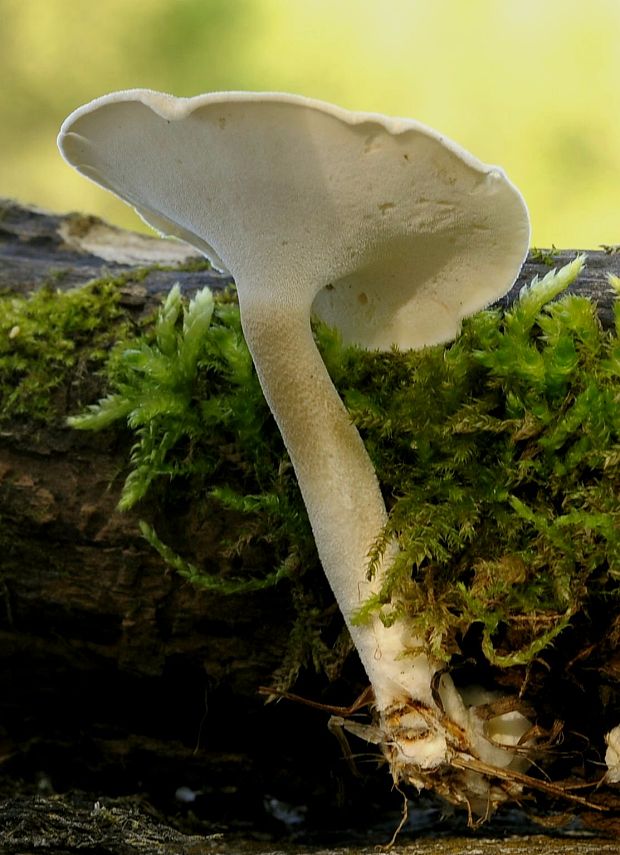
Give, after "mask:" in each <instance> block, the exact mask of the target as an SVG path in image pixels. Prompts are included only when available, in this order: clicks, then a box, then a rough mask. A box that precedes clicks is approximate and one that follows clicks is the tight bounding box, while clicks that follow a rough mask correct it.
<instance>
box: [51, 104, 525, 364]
mask: <svg viewBox="0 0 620 855" xmlns="http://www.w3.org/2000/svg"><path fill="white" fill-rule="evenodd" d="M58 144H59V147H60V150H61V153H62V155H63V157H64V158H65V160H67V162H68V163H70V164H71V165H72V166H74V167H75V168H76V169H77V170H78V171H79V172H81V173H82V174H83V175H85V176H86V177H88V178H90V179H91V180H93V181H94V182H96V183H97V184H99V185H101V186H103V187H105V188H107V189H108V190H111V191H112V192H113V193H114V194H116V195H117V196H120V198H121V199H124V200H125V201H126V202H129V203H130V204H131V205H133V207H134V208H135V209H136V211H137V212H138V213H139V214H140V215H141V216H142V218H143V219H144V220H146V222H147V223H149V224H150V225H151V226H153V227H154V228H155V229H157V230H158V231H160V232H162V233H163V234H166V235H172V236H175V237H177V238H181V239H183V240H185V241H187V242H188V243H190V244H192V245H193V246H195V247H197V248H198V249H199V250H201V252H203V253H204V254H205V255H206V256H207V257H208V258H209V259H210V260H211V261H212V263H213V264H214V266H215V267H217V268H218V269H220V270H223V271H227V272H230V273H231V274H232V275H233V276H234V277H235V279H236V281H237V286H238V288H239V298H240V302H241V303H242V307H243V304H244V303H245V304H246V305H247V304H249V303H250V302H251V301H253V300H258V301H261V302H262V301H266V302H268V303H269V302H273V303H274V305H281V306H290V307H297V308H301V309H303V310H307V311H310V309H311V308H312V309H313V310H314V311H315V312H316V313H317V314H318V315H319V317H321V318H322V319H323V320H324V321H326V322H327V323H328V324H330V325H333V326H336V327H338V328H339V329H340V330H341V333H342V336H343V339H344V341H346V342H348V343H356V344H360V345H363V346H365V347H369V348H390V347H391V346H393V345H397V346H399V347H401V348H411V347H422V346H425V345H430V344H435V343H438V342H443V341H448V340H450V339H451V338H453V337H454V336H455V335H456V333H457V332H458V330H459V327H460V322H461V319H462V318H463V317H465V316H466V315H469V314H471V313H472V312H475V311H477V310H479V309H481V308H483V307H484V306H487V305H489V304H490V303H492V302H493V301H495V300H496V299H498V298H499V297H501V296H502V295H503V294H505V293H506V292H507V291H508V290H509V289H510V287H511V285H512V284H513V282H514V280H515V278H516V276H517V274H518V272H519V269H520V267H521V265H522V263H523V260H524V258H525V256H526V254H527V250H528V245H529V236H530V230H529V218H528V214H527V209H526V206H525V203H524V201H523V198H522V196H521V195H520V193H519V192H518V190H517V189H516V188H515V187H514V185H513V184H511V182H510V181H509V180H508V179H507V178H506V176H505V174H504V173H503V171H502V170H501V169H499V168H498V167H495V166H488V165H486V164H484V163H482V162H480V161H479V160H477V159H476V158H475V157H473V156H472V155H471V154H469V153H468V152H466V151H464V150H463V149H461V148H460V147H459V146H458V145H456V143H454V142H451V141H450V140H448V139H446V138H445V137H443V136H442V135H441V134H439V133H437V132H436V131H434V130H432V129H430V128H428V127H426V126H424V125H422V124H420V123H419V122H416V121H414V120H411V119H401V118H393V117H388V116H382V115H379V114H375V113H361V112H350V111H348V110H345V109H342V108H340V107H337V106H334V105H332V104H327V103H325V102H322V101H316V100H312V99H309V98H304V97H301V96H296V95H288V94H282V93H270V92H269V93H263V92H215V93H209V94H206V95H199V96H196V97H194V98H175V97H173V96H171V95H166V94H163V93H159V92H152V91H149V90H144V89H134V90H128V91H124V92H115V93H112V94H110V95H105V96H103V97H102V98H98V99H96V100H95V101H92V102H91V103H89V104H86V105H85V106H83V107H80V108H79V109H77V110H76V111H75V112H74V113H72V114H71V115H70V116H69V117H68V118H67V119H66V120H65V122H64V123H63V125H62V128H61V131H60V135H59V138H58Z"/></svg>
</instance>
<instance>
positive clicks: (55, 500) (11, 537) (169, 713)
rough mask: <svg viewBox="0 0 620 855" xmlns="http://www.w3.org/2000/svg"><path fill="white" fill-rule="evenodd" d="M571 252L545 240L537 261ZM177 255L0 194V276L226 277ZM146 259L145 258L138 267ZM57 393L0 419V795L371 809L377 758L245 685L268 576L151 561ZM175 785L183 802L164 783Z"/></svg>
mask: <svg viewBox="0 0 620 855" xmlns="http://www.w3.org/2000/svg"><path fill="white" fill-rule="evenodd" d="M575 254H576V251H572V250H571V251H558V252H555V251H554V253H553V265H554V266H560V265H561V264H563V263H565V262H567V261H569V260H570V259H572V258H574V256H575ZM587 254H588V266H587V269H586V272H585V274H584V275H583V276H582V277H581V278H580V281H579V282H578V283H577V284H576V286H575V288H574V290H576V291H580V292H583V293H587V294H588V295H590V296H591V297H593V298H594V299H595V300H596V301H597V303H598V304H599V308H600V315H601V318H602V320H603V323H604V324H609V323H610V321H611V308H610V307H611V297H612V294H611V290H610V288H609V285H608V283H607V274H608V273H615V274H616V275H620V254H617V253H613V252H602V251H595V252H588V253H587ZM183 256H184V250H183V249H182V248H180V247H178V246H177V245H175V244H170V243H169V242H164V241H161V240H156V239H153V238H146V237H143V236H139V235H133V234H131V233H128V232H123V231H121V230H118V229H114V228H112V227H109V226H107V225H105V224H104V223H102V222H101V221H99V220H97V219H95V218H92V217H83V216H80V215H69V216H65V217H62V216H58V215H53V214H50V213H47V212H43V211H39V210H36V209H32V208H26V207H22V206H19V205H16V204H13V203H11V202H9V201H5V202H3V203H1V204H0V293H4V294H11V293H19V294H26V293H29V292H31V291H32V290H34V289H36V288H38V287H41V286H42V285H44V284H47V285H50V284H51V285H53V287H55V288H60V289H65V288H72V287H75V286H77V285H80V284H82V283H85V282H87V281H90V280H92V279H95V278H100V277H102V276H106V277H111V276H112V277H113V276H118V275H121V274H122V275H123V277H124V278H123V281H122V283H121V284H119V288H121V293H122V303H123V306H124V308H125V309H126V311H127V312H128V313H129V314H130V315H132V316H134V317H138V316H141V315H142V314H143V313H144V312H146V311H148V310H150V309H152V308H153V307H154V306H155V305H156V304H157V302H158V301H159V299H160V298H161V295H162V294H164V293H166V292H167V291H168V290H169V289H170V287H171V286H172V285H173V284H174V283H175V282H179V283H180V285H181V288H182V289H183V291H184V292H186V293H191V292H192V291H194V290H196V289H197V288H199V287H203V286H204V285H205V284H208V285H210V286H211V287H212V288H214V289H216V288H221V287H223V286H224V285H225V284H226V283H227V282H228V281H229V280H228V279H227V278H226V277H225V276H222V275H220V274H218V273H216V272H214V271H206V270H197V269H192V265H191V264H190V265H189V267H188V265H187V260H186V261H185V264H184V266H183V265H182V266H181V267H180V268H179V266H178V265H179V262H182V261H183ZM115 259H116V260H115ZM118 259H122V263H120V262H119V261H118ZM536 259H538V260H536ZM190 260H191V259H190ZM154 264H161V265H164V266H165V269H161V268H159V269H153V270H151V271H149V272H148V274H147V275H144V273H143V268H144V267H145V266H152V265H154ZM548 270H549V266H548V264H545V263H543V261H542V260H540V255H538V256H537V257H536V258H530V260H528V262H527V263H526V265H525V266H524V269H523V271H522V273H521V276H520V278H519V281H518V282H517V284H516V285H515V287H514V288H513V290H512V292H511V294H510V295H509V296H508V297H507V298H505V301H507V302H510V300H511V299H512V298H513V297H514V295H515V294H517V293H518V290H519V289H520V287H521V286H522V285H523V284H524V283H525V282H528V281H529V280H530V279H531V278H532V277H533V275H534V274H539V275H541V276H542V275H544V274H545V273H547V272H548ZM138 271H140V275H138ZM134 272H135V274H136V275H135V279H132V274H133V273H134ZM68 408H69V402H68V401H65V400H60V401H59V402H58V410H59V417H58V420H57V421H56V422H55V423H54V424H50V425H48V426H46V427H45V428H41V427H40V426H36V427H35V426H33V425H29V424H27V423H24V422H23V421H21V422H20V423H16V424H12V423H9V424H4V425H3V427H2V429H1V430H0V533H1V535H2V540H1V545H0V549H1V551H0V771H1V772H2V773H3V774H2V777H3V780H4V786H3V789H4V795H9V794H10V793H11V792H12V790H13V788H14V786H15V784H14V782H15V781H17V780H20V781H21V782H22V783H21V785H20V786H21V787H22V791H23V792H24V793H25V794H26V795H24V796H23V799H24V800H27V798H28V795H27V794H28V793H32V792H35V791H37V790H38V791H39V792H40V793H42V794H45V793H46V792H50V791H52V792H53V791H56V792H63V791H67V790H71V789H73V788H82V789H86V790H88V791H90V792H97V793H105V794H106V795H107V796H117V795H123V794H129V793H143V794H144V796H145V797H146V798H148V799H149V800H150V803H151V804H154V805H156V806H157V808H158V809H161V810H163V811H165V812H167V813H168V814H171V813H172V814H175V813H176V814H178V815H179V816H180V817H181V818H183V817H186V815H187V814H188V812H189V811H192V812H195V813H196V814H199V815H200V817H201V822H203V823H206V825H204V826H201V828H205V829H206V828H208V829H210V830H216V831H217V830H218V829H219V828H226V827H229V826H239V825H240V824H241V825H243V824H244V823H247V824H251V825H252V827H254V828H263V829H268V830H273V829H274V828H275V827H282V824H281V823H279V822H278V820H277V819H276V818H274V812H273V810H271V809H266V808H265V800H266V799H267V800H268V799H269V797H270V796H275V797H276V798H278V799H280V800H282V801H286V802H289V803H291V804H293V805H303V806H305V807H307V808H308V809H309V810H310V811H312V810H314V811H317V812H319V813H321V816H322V822H323V824H328V825H329V824H330V822H331V823H333V824H340V827H345V826H346V825H348V824H351V823H352V820H351V816H352V815H353V814H355V815H356V816H357V822H358V823H359V815H360V813H359V812H360V810H361V809H362V806H364V809H365V810H366V809H367V812H366V816H365V821H371V819H372V811H373V810H377V811H379V812H381V813H385V810H386V809H387V810H394V811H396V812H398V810H399V807H400V799H399V797H398V795H397V794H392V793H390V792H389V782H388V781H387V780H386V779H385V776H384V775H383V774H382V773H381V772H379V774H377V775H372V776H370V777H371V778H372V780H371V781H370V782H366V783H364V784H359V783H355V782H354V781H353V779H351V778H350V777H349V776H348V773H347V771H346V768H345V764H343V763H342V761H341V758H340V754H339V749H338V746H337V745H336V742H335V740H333V739H332V737H331V736H330V735H329V734H328V733H327V731H326V728H325V726H324V725H325V722H326V719H327V716H322V715H321V713H317V712H315V711H312V710H308V709H306V708H304V707H301V706H297V705H291V704H288V705H285V704H278V705H271V706H268V707H265V706H264V703H263V701H262V699H261V698H260V696H259V695H258V694H257V688H258V686H260V685H262V684H268V683H269V679H270V675H271V674H272V673H273V671H274V670H275V669H276V668H277V666H278V665H279V663H280V661H281V656H282V651H283V649H284V647H285V644H286V638H287V634H288V631H289V627H290V623H289V620H288V618H289V615H288V611H287V610H288V608H289V607H288V605H287V603H288V600H287V598H286V597H285V596H284V595H283V594H282V593H281V592H279V591H278V590H277V589H275V590H272V591H268V592H264V593H259V594H255V595H253V596H252V597H244V598H243V599H242V600H241V599H239V598H235V597H223V596H219V595H214V594H209V593H205V592H197V591H195V590H194V589H192V588H190V587H189V586H188V585H187V584H185V583H184V582H183V581H182V580H181V579H179V578H177V577H176V576H175V575H174V574H171V573H170V572H167V571H166V568H165V566H164V565H163V563H162V562H161V560H160V559H159V558H158V556H157V555H156V554H155V553H154V552H153V551H152V550H151V549H150V547H148V546H147V545H146V544H145V542H144V541H143V540H142V538H141V537H140V536H139V533H138V531H137V525H136V516H135V515H134V514H131V513H129V514H119V513H118V512H117V511H116V503H117V500H118V495H119V491H120V486H121V483H122V478H121V477H119V473H122V470H123V467H124V465H125V463H126V460H127V455H128V451H129V449H128V447H127V445H126V444H123V443H121V442H120V441H118V439H117V440H112V439H110V437H109V436H108V435H104V434H100V435H99V434H82V433H79V432H76V431H72V430H69V429H67V428H65V427H63V420H64V417H65V416H66V415H67V413H68V411H69V409H68ZM233 524H234V520H232V519H230V520H225V519H214V520H213V521H212V522H211V523H210V524H209V526H207V527H206V528H205V527H203V528H202V529H201V538H202V542H201V552H202V553H203V554H204V556H205V560H206V561H208V560H209V554H210V544H211V551H213V550H212V545H213V544H214V543H215V542H216V541H217V539H218V538H219V537H221V535H222V532H223V531H224V530H225V528H226V526H227V525H233ZM351 660H354V657H351ZM363 685H364V678H363V674H362V673H361V669H360V668H359V666H358V664H357V663H356V662H355V661H351V662H350V663H349V665H348V667H347V670H346V674H345V676H344V677H343V678H342V679H341V680H340V681H339V683H338V684H337V685H336V686H335V687H332V688H331V690H330V694H329V699H330V701H331V702H332V703H341V704H346V703H349V702H350V701H352V700H353V698H354V697H355V696H356V693H359V691H360V690H361V688H363ZM301 689H302V690H303V691H305V693H306V694H314V695H315V697H316V696H317V694H318V695H321V693H322V692H323V691H324V686H323V685H322V684H321V683H319V682H317V680H316V679H315V678H313V677H312V676H311V675H307V676H306V677H305V683H304V684H303V685H302V687H301ZM372 768H373V769H374V766H373V767H372ZM179 787H188V788H190V789H191V790H192V791H193V793H194V797H195V801H194V802H191V803H189V804H188V803H183V802H181V801H179V800H178V799H175V792H176V790H177V789H178V788H179ZM25 803H26V801H24V804H25ZM32 804H33V805H35V801H33V802H32ZM36 804H39V803H38V802H36ZM371 806H372V807H371ZM39 807H40V805H39ZM37 809H38V808H37ZM81 809H82V808H81ZM347 809H350V810H351V811H352V812H353V814H352V815H349V816H348V815H347ZM276 813H277V811H276ZM0 823H2V826H0V835H1V834H2V833H3V832H4V833H5V834H8V833H9V829H10V827H12V826H11V825H10V822H9V821H8V820H7V815H6V812H5V814H4V816H0ZM5 839H6V840H7V841H8V839H9V838H8V837H7V838H5ZM7 845H8V844H7ZM16 845H17V844H16ZM20 845H21V844H20ZM31 845H33V846H34V843H32V842H31ZM2 851H7V852H13V851H15V852H17V851H19V852H22V851H29V850H26V849H25V848H23V846H22V848H17V849H15V848H10V847H9V848H7V849H6V850H2ZM37 851H39V850H37ZM41 851H46V852H47V851H61V850H60V849H58V850H53V849H41ZM63 851H64V850H63ZM66 851H74V850H73V849H71V848H67V850H66ZM76 851H77V850H76ZM80 851H82V850H81V849H80ZM84 851H91V850H84ZM92 851H100V850H99V849H97V850H95V849H93V850H92ZM101 851H106V852H107V851H110V852H112V851H113V852H116V851H118V852H121V851H122V852H125V851H143V850H138V849H136V850H133V849H123V848H118V849H109V850H108V849H105V850H101ZM144 851H146V850H144ZM152 851H153V852H156V851H160V850H159V849H156V848H153V849H152ZM161 851H162V852H164V851H168V850H165V849H161ZM169 851H173V850H172V849H170V850H169ZM179 851H180V850H179ZM183 851H190V849H183ZM191 851H193V850H191ZM197 851H198V850H197ZM207 851H210V850H207Z"/></svg>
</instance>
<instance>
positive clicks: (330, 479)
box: [239, 287, 466, 768]
mask: <svg viewBox="0 0 620 855" xmlns="http://www.w3.org/2000/svg"><path fill="white" fill-rule="evenodd" d="M256 290H257V289H254V293H256ZM248 291H249V289H246V288H243V287H239V295H240V303H241V317H242V323H243V330H244V334H245V338H246V342H247V344H248V347H249V349H250V352H251V354H252V357H253V359H254V364H255V366H256V370H257V373H258V377H259V380H260V383H261V386H262V388H263V392H264V394H265V397H266V399H267V402H268V404H269V406H270V408H271V411H272V413H273V415H274V418H275V420H276V422H277V424H278V427H279V429H280V432H281V434H282V437H283V439H284V443H285V445H286V448H287V450H288V453H289V455H290V458H291V461H292V463H293V467H294V469H295V473H296V475H297V480H298V483H299V486H300V489H301V493H302V497H303V499H304V502H305V505H306V509H307V511H308V516H309V519H310V523H311V526H312V530H313V533H314V537H315V540H316V544H317V548H318V552H319V557H320V559H321V563H322V565H323V568H324V570H325V574H326V576H327V578H328V580H329V583H330V585H331V587H332V590H333V592H334V595H335V597H336V599H337V601H338V605H339V606H340V609H341V611H342V614H343V616H344V619H345V621H346V624H347V627H348V628H349V632H350V633H351V637H352V639H353V642H354V644H355V647H356V649H357V651H358V654H359V656H360V659H361V661H362V664H363V666H364V668H365V670H366V673H367V674H368V677H369V679H370V682H371V685H372V687H373V690H374V695H375V700H376V705H377V711H378V713H379V716H380V718H381V721H382V725H383V730H384V734H385V739H386V743H389V744H390V745H391V750H392V752H396V754H397V758H396V759H397V762H398V763H400V764H401V765H402V763H403V762H413V763H414V764H415V765H417V766H420V767H422V768H435V767H436V766H438V765H440V764H441V763H443V762H446V760H447V759H448V749H447V743H446V736H445V733H444V727H443V725H441V724H440V721H441V719H443V718H446V716H447V717H449V718H450V720H451V721H456V722H458V724H460V725H461V727H462V726H464V725H465V719H466V711H465V707H464V704H463V702H462V699H461V697H460V695H459V693H458V692H457V690H456V689H455V688H454V685H453V683H452V680H451V679H450V678H449V677H447V676H445V675H444V676H442V677H441V679H440V680H439V681H438V685H437V686H436V687H435V696H434V695H433V688H432V685H433V682H434V680H435V675H436V674H437V672H438V670H439V664H438V663H433V662H432V661H431V660H430V659H429V658H428V657H427V656H426V655H425V654H424V653H416V654H413V655H410V656H407V655H406V654H407V651H408V650H409V651H412V650H415V649H416V648H421V643H420V641H419V640H418V639H415V638H412V637H411V636H410V634H409V633H408V632H407V627H406V625H405V624H404V623H403V622H402V621H400V622H396V623H395V624H394V625H393V626H391V627H389V628H388V627H385V626H384V625H383V623H382V622H381V620H380V619H379V618H378V617H374V618H372V619H371V620H370V621H369V622H367V623H364V624H361V625H359V624H356V623H354V622H353V618H354V616H355V614H356V612H357V611H358V609H359V607H360V605H361V604H362V603H363V602H364V600H366V599H367V598H368V597H369V596H370V595H371V594H373V593H375V592H376V591H377V590H378V588H379V584H380V576H381V575H382V573H383V571H384V568H385V566H387V562H389V560H390V556H391V555H393V549H392V550H390V549H388V550H387V552H386V556H385V559H384V565H383V569H382V568H379V572H378V573H377V574H376V576H375V578H373V579H369V578H368V574H367V569H368V561H369V559H368V555H369V552H370V549H371V547H372V545H373V543H374V542H375V540H376V538H377V537H378V535H379V534H380V533H381V531H382V529H383V526H384V525H385V522H386V520H387V512H386V509H385V504H384V502H383V498H382V496H381V491H380V489H379V484H378V481H377V477H376V474H375V470H374V468H373V465H372V463H371V461H370V458H369V457H368V454H367V452H366V449H365V447H364V444H363V442H362V439H361V437H360V435H359V433H358V432H357V429H356V428H355V426H354V425H353V424H352V422H351V419H350V417H349V414H348V413H347V410H346V408H345V406H344V404H343V402H342V401H341V399H340V396H339V395H338V392H337V391H336V389H335V387H334V385H333V383H332V381H331V379H330V377H329V374H328V373H327V370H326V368H325V365H324V363H323V361H322V359H321V356H320V354H319V352H318V349H317V347H316V345H315V343H314V339H313V336H312V331H311V327H310V323H309V316H310V311H309V307H305V306H304V307H300V308H299V311H295V312H292V311H291V309H290V308H289V307H287V309H286V311H285V314H286V319H285V318H284V317H283V316H281V314H280V313H281V311H282V309H281V307H280V306H279V305H278V304H274V302H271V303H270V304H266V303H261V302H257V301H255V300H253V301H252V302H251V304H244V300H243V296H242V295H243V294H245V293H248ZM282 314H283V315H284V312H283V313H282ZM274 342H277V347H275V346H274ZM437 697H438V698H440V706H438V704H437V701H436V699H435V698H437ZM412 704H413V705H412ZM416 705H417V706H416ZM405 707H406V709H405ZM440 707H441V708H440ZM398 709H401V710H402V715H401V714H398V713H396V712H395V710H398ZM420 709H421V712H420V711H419V710H420ZM403 716H404V717H405V718H406V726H405V725H403ZM435 725H436V726H435ZM404 727H406V730H407V740H406V742H407V745H406V746H405V748H404V752H405V755H406V757H404V758H403V752H402V751H400V747H401V746H400V739H399V738H398V732H399V731H400V730H402V729H403V728H404ZM412 734H415V737H412ZM414 743H415V744H414Z"/></svg>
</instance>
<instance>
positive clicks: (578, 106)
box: [0, 0, 620, 248]
mask: <svg viewBox="0 0 620 855" xmlns="http://www.w3.org/2000/svg"><path fill="white" fill-rule="evenodd" d="M0 75H1V83H0V146H1V151H2V158H0V195H3V196H15V197H18V198H19V199H20V200H22V201H26V202H34V203H37V204H39V205H43V206H45V207H49V208H52V209H55V210H58V211H66V210H71V209H77V210H81V211H84V212H92V213H97V214H100V215H101V216H104V217H107V218H108V219H110V220H112V221H114V222H117V223H120V224H123V225H126V226H131V227H134V228H136V227H139V226H138V220H137V218H136V217H135V215H133V213H132V212H131V211H130V210H129V209H128V208H126V206H124V205H123V204H122V203H121V202H118V201H116V200H115V199H114V198H113V197H112V196H110V195H109V194H107V193H105V192H104V191H102V190H99V189H98V188H96V187H95V186H94V185H91V184H90V183H89V182H87V181H86V180H85V179H83V178H81V177H79V176H78V175H77V174H76V173H74V172H73V171H72V170H71V169H70V168H69V167H68V166H66V165H65V164H64V163H63V162H62V160H61V159H60V156H59V155H58V153H57V151H56V145H55V137H56V134H57V131H58V127H59V126H60V124H61V122H62V120H63V119H64V117H65V116H66V115H67V114H68V113H69V112H71V111H72V110H73V109H74V108H75V107H77V106H78V105H79V104H82V103H84V102H86V101H90V100H91V99H92V98H94V97H96V96H98V95H101V94H104V93H106V92H109V91H112V90H115V89H125V88H133V87H148V88H152V89H160V90H163V91H167V92H172V93H174V94H177V95H195V94H198V93H200V92H207V91H210V90H215V89H259V90H260V89H264V90H281V91H290V92H298V93H301V94H304V95H309V96H313V97H316V98H321V99H324V100H327V101H333V102H336V103H338V104H341V105H343V106H345V107H349V108H351V109H360V110H369V111H376V112H382V113H391V114H396V115H403V116H411V117H414V118H416V119H418V120H420V121H422V122H425V123H426V124H428V125H431V126H433V127H435V128H437V129H438V130H440V131H442V132H443V133H445V134H446V135H447V136H449V137H452V138H453V139H454V140H456V141H457V142H458V143H460V144H461V145H463V146H464V147H465V148H468V149H470V150H471V151H472V152H473V153H474V154H475V155H477V156H478V157H479V158H481V159H482V160H486V161H488V162H491V163H498V164H500V165H502V166H503V167H504V168H505V169H506V171H507V172H508V175H509V176H510V177H511V179H512V180H513V181H514V182H515V183H516V184H517V186H518V187H519V188H520V189H521V191H522V192H523V194H524V196H525V198H526V200H527V202H528V205H529V207H530V211H531V215H532V220H533V229H534V233H533V243H534V244H535V245H539V246H549V245H550V244H552V243H554V244H555V245H556V246H558V247H560V246H564V247H569V246H570V247H585V248H589V247H595V246H597V245H599V244H601V243H614V244H615V243H618V242H620V193H619V190H620V0H588V2H584V0H0Z"/></svg>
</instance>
